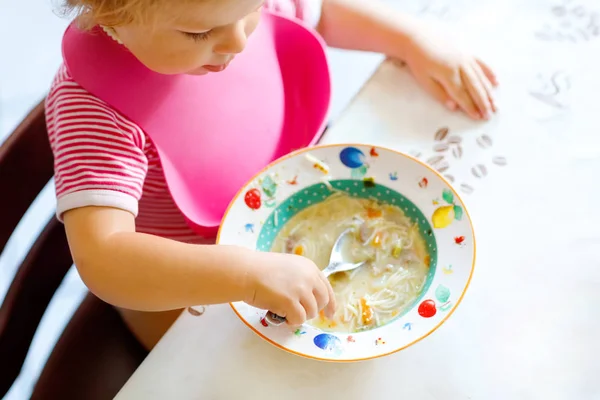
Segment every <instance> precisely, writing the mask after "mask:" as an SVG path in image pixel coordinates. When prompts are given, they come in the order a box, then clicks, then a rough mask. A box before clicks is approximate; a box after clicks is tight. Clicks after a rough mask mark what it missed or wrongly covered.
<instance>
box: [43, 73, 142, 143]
mask: <svg viewBox="0 0 600 400" xmlns="http://www.w3.org/2000/svg"><path fill="white" fill-rule="evenodd" d="M46 122H47V127H48V134H49V135H50V138H51V139H56V137H57V136H60V135H61V134H69V135H73V134H74V133H75V131H77V132H78V134H81V135H85V134H86V132H88V133H89V132H98V131H100V127H105V128H104V129H102V131H103V133H104V134H105V135H106V134H108V133H109V132H110V133H112V134H113V136H115V137H116V136H119V137H127V138H128V139H129V140H131V141H132V142H133V143H134V144H135V145H136V147H141V148H143V147H144V145H145V142H146V137H145V134H144V132H143V131H142V130H141V128H140V127H139V126H138V125H136V124H135V123H133V122H132V121H130V120H129V119H128V118H126V117H125V116H123V115H121V114H120V113H119V112H118V111H116V110H115V109H113V108H112V107H111V106H110V105H108V104H107V103H106V102H104V101H103V100H101V99H99V98H98V97H96V96H94V95H93V94H91V93H90V92H88V91H87V90H85V89H84V88H83V87H82V86H81V85H79V84H78V83H77V82H76V81H75V80H74V79H73V77H72V76H71V74H70V73H69V71H68V70H67V68H66V67H65V65H64V64H63V65H61V67H60V68H59V70H58V71H57V73H56V75H55V77H54V80H53V81H52V84H51V86H50V90H49V92H48V95H47V97H46Z"/></svg>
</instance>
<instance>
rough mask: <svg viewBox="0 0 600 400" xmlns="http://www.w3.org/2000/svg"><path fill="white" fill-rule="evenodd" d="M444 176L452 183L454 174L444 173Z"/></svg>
mask: <svg viewBox="0 0 600 400" xmlns="http://www.w3.org/2000/svg"><path fill="white" fill-rule="evenodd" d="M444 178H446V179H448V180H449V181H450V182H452V183H454V176H452V175H444Z"/></svg>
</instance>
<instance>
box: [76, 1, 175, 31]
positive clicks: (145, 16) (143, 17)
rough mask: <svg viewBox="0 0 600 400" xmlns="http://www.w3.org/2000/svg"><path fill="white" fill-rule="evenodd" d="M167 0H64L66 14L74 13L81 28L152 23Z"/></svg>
mask: <svg viewBox="0 0 600 400" xmlns="http://www.w3.org/2000/svg"><path fill="white" fill-rule="evenodd" d="M168 2H169V0H66V1H65V10H66V11H67V14H73V13H74V14H75V17H76V20H77V23H78V25H79V27H80V28H82V29H90V28H92V27H94V26H96V25H103V26H108V27H114V26H120V25H125V24H129V23H142V24H154V22H155V18H156V17H157V15H158V14H159V13H158V12H157V11H158V10H159V8H164V7H165V5H167V3H168Z"/></svg>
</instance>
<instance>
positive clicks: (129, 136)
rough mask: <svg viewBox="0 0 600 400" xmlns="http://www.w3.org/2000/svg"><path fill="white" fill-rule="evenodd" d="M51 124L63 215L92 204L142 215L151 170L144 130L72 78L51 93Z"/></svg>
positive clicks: (48, 118) (48, 109) (59, 211)
mask: <svg viewBox="0 0 600 400" xmlns="http://www.w3.org/2000/svg"><path fill="white" fill-rule="evenodd" d="M46 122H47V126H48V134H49V139H50V146H51V147H52V152H53V154H54V180H55V185H56V195H57V216H58V218H59V219H61V220H62V215H63V214H64V213H65V212H66V211H69V210H72V209H75V208H81V207H87V206H104V207H114V208H119V209H123V210H125V211H129V212H131V213H132V214H133V215H134V216H137V213H138V201H139V200H140V198H141V195H142V189H143V185H144V181H145V178H146V173H147V171H148V160H147V158H146V156H145V154H144V146H145V135H144V134H143V132H142V131H141V129H140V128H139V127H138V126H136V125H135V124H133V123H131V122H130V121H128V120H127V119H125V118H124V117H123V116H121V115H120V114H118V113H117V112H116V111H115V110H113V109H111V108H110V107H109V106H108V105H107V104H106V103H104V102H102V101H101V100H100V99H98V98H96V97H94V96H93V95H91V94H90V93H88V92H87V91H85V90H84V89H83V88H81V87H80V86H79V85H78V84H77V83H75V82H73V81H63V82H59V83H57V84H55V85H54V87H53V88H52V90H51V91H50V94H49V96H48V98H47V100H46Z"/></svg>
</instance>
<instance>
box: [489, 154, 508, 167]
mask: <svg viewBox="0 0 600 400" xmlns="http://www.w3.org/2000/svg"><path fill="white" fill-rule="evenodd" d="M492 162H493V163H494V164H496V165H499V166H501V167H504V166H505V165H506V157H502V156H498V157H494V158H492Z"/></svg>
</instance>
